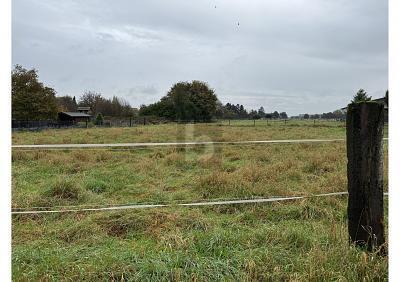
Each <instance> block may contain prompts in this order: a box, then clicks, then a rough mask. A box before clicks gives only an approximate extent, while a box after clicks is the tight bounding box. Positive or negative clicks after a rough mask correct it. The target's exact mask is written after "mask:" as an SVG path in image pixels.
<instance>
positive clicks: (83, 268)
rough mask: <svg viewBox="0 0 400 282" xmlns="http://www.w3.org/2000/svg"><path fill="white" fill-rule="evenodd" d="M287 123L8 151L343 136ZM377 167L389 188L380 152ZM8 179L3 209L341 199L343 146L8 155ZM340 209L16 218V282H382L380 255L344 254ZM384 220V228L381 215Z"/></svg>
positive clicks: (28, 135) (176, 130) (298, 204)
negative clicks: (9, 204)
mask: <svg viewBox="0 0 400 282" xmlns="http://www.w3.org/2000/svg"><path fill="white" fill-rule="evenodd" d="M235 122H236V121H235ZM290 122H291V121H289V122H288V124H286V125H285V124H284V123H275V124H274V123H271V122H270V123H269V124H266V123H265V121H257V122H256V126H252V125H253V122H252V121H248V122H243V121H240V122H237V123H236V124H235V123H234V122H231V125H230V126H228V125H227V123H226V122H220V123H218V124H194V125H177V124H163V125H149V126H138V127H132V128H88V129H60V130H44V131H40V132H15V133H13V137H12V138H13V144H57V143H119V142H169V141H233V140H269V139H274V140H275V139H303V138H307V139H313V138H320V139H329V138H338V139H339V138H345V128H344V126H343V123H340V122H337V123H335V122H325V123H322V122H321V123H319V124H315V125H314V123H313V122H312V121H310V122H297V123H295V122H292V124H290ZM384 164H385V189H386V190H387V147H386V145H385V162H384ZM12 180H13V183H12V207H13V208H29V207H54V208H57V207H59V206H76V205H80V206H81V205H82V206H89V205H95V206H100V205H112V204H114V205H118V204H127V203H182V202H191V201H204V200H214V199H236V198H254V197H271V196H293V195H296V196H297V195H312V194H320V193H329V192H340V191H346V189H347V186H346V185H347V178H346V148H345V142H343V141H337V142H333V143H312V144H311V143H310V144H259V145H218V146H197V147H194V146H191V147H189V146H187V147H162V148H160V147H159V148H156V147H154V148H136V149H118V150H117V149H79V150H57V151H50V150H20V149H13V152H12ZM346 207H347V196H332V197H326V198H307V199H302V200H296V201H288V202H274V203H263V204H246V205H226V206H212V207H195V208H185V207H169V208H154V209H147V210H125V211H107V212H105V211H103V212H80V213H64V214H41V215H14V216H13V218H12V223H13V226H12V231H13V232H12V236H13V237H12V266H13V269H12V271H13V279H14V280H82V279H85V280H89V281H98V280H119V281H120V280H133V281H165V280H173V281H216V280H217V281H218V280H225V281H226V280H236V281H275V280H285V281H288V280H290V281H309V280H311V281H321V280H339V281H359V280H365V281H372V280H373V281H380V280H387V277H388V265H387V264H388V261H387V257H381V256H378V255H376V254H374V253H367V252H365V251H363V250H361V249H357V248H355V247H353V246H349V244H348V237H347V215H346ZM385 208H386V209H387V201H386V200H385ZM386 211H387V210H386ZM386 214H387V212H386ZM385 221H386V226H387V217H386V218H385Z"/></svg>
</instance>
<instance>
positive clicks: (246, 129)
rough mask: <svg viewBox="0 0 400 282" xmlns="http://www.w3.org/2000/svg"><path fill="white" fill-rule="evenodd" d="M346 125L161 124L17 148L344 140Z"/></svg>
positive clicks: (69, 134)
mask: <svg viewBox="0 0 400 282" xmlns="http://www.w3.org/2000/svg"><path fill="white" fill-rule="evenodd" d="M345 133H346V131H345V127H344V126H343V122H332V121H327V122H322V121H321V122H319V123H316V124H315V125H314V123H313V122H312V121H309V122H304V121H303V122H302V121H288V122H287V124H286V125H285V123H284V122H283V121H275V122H271V121H269V123H268V124H267V122H266V121H265V120H259V121H256V126H253V121H249V120H245V121H231V125H230V126H229V125H228V124H227V121H221V122H219V123H211V124H189V125H183V124H161V125H148V126H143V125H141V126H136V127H131V128H129V127H125V128H88V129H86V128H75V129H68V130H66V129H49V130H43V131H37V132H28V131H22V132H15V133H13V136H12V138H13V139H12V143H13V144H60V143H81V144H85V143H126V142H173V141H183V140H185V141H211V140H212V141H232V140H267V139H313V138H344V137H345Z"/></svg>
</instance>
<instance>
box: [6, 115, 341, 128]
mask: <svg viewBox="0 0 400 282" xmlns="http://www.w3.org/2000/svg"><path fill="white" fill-rule="evenodd" d="M196 123H197V124H199V123H200V124H207V125H212V126H215V125H216V126H240V127H241V126H243V127H251V126H276V125H281V126H293V127H294V126H318V127H321V126H323V127H345V120H341V119H314V120H312V119H265V118H263V119H213V120H167V119H162V118H158V117H148V116H145V117H127V118H118V119H116V118H109V119H107V118H106V119H104V120H103V121H101V122H96V121H95V120H93V119H92V120H87V121H86V120H67V121H62V120H12V123H11V128H12V130H14V131H18V130H33V131H34V130H43V129H57V128H92V127H99V128H107V127H135V126H146V125H160V124H196Z"/></svg>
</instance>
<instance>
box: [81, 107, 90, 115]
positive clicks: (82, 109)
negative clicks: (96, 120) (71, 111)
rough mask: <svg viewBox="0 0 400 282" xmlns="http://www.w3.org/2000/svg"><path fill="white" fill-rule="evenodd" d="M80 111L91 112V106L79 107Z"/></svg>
mask: <svg viewBox="0 0 400 282" xmlns="http://www.w3.org/2000/svg"><path fill="white" fill-rule="evenodd" d="M78 112H80V113H85V114H89V112H90V107H78Z"/></svg>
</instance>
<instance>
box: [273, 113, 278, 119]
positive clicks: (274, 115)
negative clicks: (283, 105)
mask: <svg viewBox="0 0 400 282" xmlns="http://www.w3.org/2000/svg"><path fill="white" fill-rule="evenodd" d="M272 118H275V119H277V118H279V113H278V112H277V111H275V112H273V113H272Z"/></svg>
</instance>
